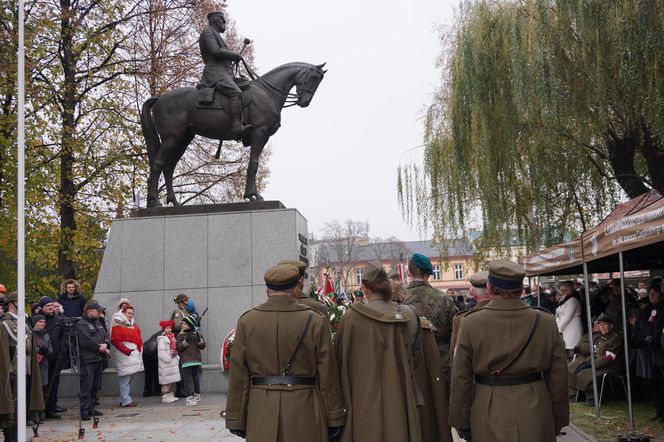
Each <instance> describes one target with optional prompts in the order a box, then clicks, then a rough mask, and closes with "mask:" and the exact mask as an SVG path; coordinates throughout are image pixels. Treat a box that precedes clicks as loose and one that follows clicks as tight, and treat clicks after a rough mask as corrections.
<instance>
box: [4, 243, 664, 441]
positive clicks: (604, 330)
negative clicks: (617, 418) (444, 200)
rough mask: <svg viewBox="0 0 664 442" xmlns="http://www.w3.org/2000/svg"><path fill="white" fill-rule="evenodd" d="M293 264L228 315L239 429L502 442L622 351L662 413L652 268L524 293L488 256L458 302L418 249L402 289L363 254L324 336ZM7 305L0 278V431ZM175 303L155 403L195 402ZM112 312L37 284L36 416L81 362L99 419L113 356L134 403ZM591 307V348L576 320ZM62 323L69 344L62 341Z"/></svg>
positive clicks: (562, 415) (194, 380) (126, 319)
mask: <svg viewBox="0 0 664 442" xmlns="http://www.w3.org/2000/svg"><path fill="white" fill-rule="evenodd" d="M305 271H306V264H304V263H303V262H300V261H283V262H281V263H279V264H277V265H275V266H274V267H271V268H270V269H268V271H267V272H266V274H265V282H266V291H267V301H266V302H265V303H264V304H261V305H258V306H256V307H254V308H253V309H251V310H250V311H248V312H247V313H245V314H244V315H242V317H241V318H240V319H239V321H238V324H237V327H236V333H235V338H234V344H233V347H232V348H233V350H232V354H231V357H230V378H229V387H228V400H227V404H226V409H225V411H224V412H223V413H222V415H223V417H224V418H225V420H226V426H227V428H229V429H230V430H231V432H232V433H234V434H236V435H239V436H241V437H247V435H248V434H250V435H251V438H252V439H254V440H262V439H263V438H265V439H269V438H272V437H273V436H274V435H277V437H278V438H280V439H281V440H295V439H297V437H296V435H300V434H310V435H311V438H310V439H308V440H312V441H315V440H321V441H327V440H341V441H352V440H363V441H364V440H366V441H372V440H376V441H378V440H381V441H395V442H396V441H415V442H418V441H450V440H452V438H451V428H456V431H457V432H458V434H459V435H460V436H461V437H462V438H464V439H466V440H470V439H471V438H472V437H474V438H475V439H476V440H496V441H497V440H508V439H509V440H512V439H510V438H509V437H507V438H506V437H505V434H504V432H505V429H506V428H510V431H514V432H516V433H518V434H519V435H520V436H521V435H529V437H533V438H535V439H536V440H555V437H556V434H558V433H559V432H560V430H561V428H562V427H564V426H565V425H567V424H568V419H569V416H568V415H569V409H568V406H569V405H568V404H569V400H578V399H579V398H582V399H585V402H586V404H587V405H594V401H595V397H594V393H593V380H592V369H591V367H592V365H593V362H594V367H595V370H596V376H598V377H601V376H603V375H604V374H615V375H619V374H621V373H624V370H625V357H627V358H628V361H629V362H630V364H629V366H630V367H631V368H630V369H631V370H633V374H635V375H636V376H637V377H638V378H640V379H642V380H643V381H644V382H646V383H647V384H648V385H649V386H650V385H651V386H652V387H653V389H654V390H655V393H656V394H655V398H656V399H655V401H656V404H655V405H656V413H655V416H654V417H653V418H654V419H659V420H661V421H663V422H664V404H663V402H664V337H663V332H664V330H663V327H664V313H662V311H663V310H664V309H663V308H662V301H663V298H664V296H663V295H662V291H661V290H662V289H661V278H655V279H653V281H651V282H650V283H649V284H646V283H645V282H643V283H639V285H638V287H633V288H632V287H629V286H628V287H627V288H626V293H625V295H626V296H625V304H624V305H623V304H622V302H621V281H620V280H618V279H613V280H611V281H609V283H608V284H606V285H602V284H600V283H599V281H597V280H594V281H592V282H591V283H590V284H589V286H590V291H589V294H588V297H587V298H586V296H585V292H584V285H583V281H581V280H574V281H564V282H562V283H560V284H559V285H557V286H556V287H550V288H547V289H544V288H543V287H535V288H534V290H533V291H532V292H531V291H530V290H529V289H528V287H524V286H523V285H522V281H523V277H524V273H523V269H522V268H521V267H520V266H519V265H517V264H515V263H512V262H509V261H493V262H491V263H489V271H488V272H478V273H476V274H474V275H472V276H471V278H470V281H469V283H470V285H469V293H470V297H471V298H472V301H473V303H472V306H470V307H467V308H466V307H465V306H466V305H467V304H468V303H467V302H466V301H464V303H463V306H464V308H463V309H462V308H460V307H459V301H460V300H459V299H457V298H456V297H455V296H453V294H448V293H444V292H440V291H439V290H436V289H434V288H433V287H431V285H430V284H429V282H428V280H429V277H430V276H431V275H432V273H433V266H432V265H431V261H430V260H429V258H427V257H426V256H424V255H420V254H414V255H413V256H412V257H411V258H410V260H409V264H408V276H409V280H410V283H409V284H408V285H406V286H404V285H403V284H402V282H401V281H400V279H399V278H398V277H395V276H394V275H389V276H388V274H387V273H386V272H385V270H384V269H383V268H382V266H381V265H380V264H379V263H373V262H370V263H368V264H367V265H366V266H365V268H364V269H363V273H362V275H363V277H362V287H361V294H362V295H361V296H360V295H359V294H357V295H356V296H353V302H352V303H350V304H348V306H347V307H348V308H347V312H346V314H344V315H343V317H342V318H341V321H340V323H339V326H338V328H337V329H336V333H335V335H334V336H332V334H331V332H330V322H329V320H328V317H327V315H326V311H327V307H326V305H325V304H324V303H321V302H319V301H318V300H315V299H313V298H311V297H309V296H308V295H307V294H305V293H304V279H305ZM587 299H588V300H589V301H588V300H587ZM17 301H18V300H17V296H16V293H9V294H7V293H6V290H5V289H4V286H2V285H0V305H1V306H2V308H3V311H2V314H3V316H2V323H3V326H2V327H0V349H1V352H0V356H3V357H0V362H1V363H0V376H4V375H5V374H7V375H8V378H10V379H11V380H12V389H11V390H10V392H9V393H10V396H9V397H7V398H3V397H0V404H2V405H0V425H2V427H3V432H4V435H5V440H7V441H12V440H15V434H16V421H15V417H14V415H13V414H14V413H15V410H10V407H8V406H7V404H9V405H11V403H12V401H13V399H15V394H16V377H15V373H16V335H17V333H16V324H17V322H16V319H17V311H18V309H17ZM173 301H174V303H175V305H176V308H175V309H174V310H173V312H172V314H171V316H170V318H168V319H164V320H162V321H160V323H159V326H160V328H161V333H159V334H158V336H157V337H156V348H157V350H156V352H157V361H158V379H159V384H160V386H161V395H162V402H163V403H166V404H167V403H172V402H175V401H177V400H178V399H179V397H184V398H186V400H185V403H186V405H188V406H195V405H196V404H198V403H199V401H200V400H201V388H200V375H201V372H202V371H201V366H202V356H201V351H202V350H204V349H205V347H206V342H205V339H204V337H203V336H202V334H201V333H200V331H199V326H200V321H201V315H200V314H199V313H198V312H197V311H196V308H195V306H194V303H193V301H192V300H191V299H190V298H189V297H188V296H187V295H186V294H179V295H178V296H177V297H176V298H175V299H174V300H173ZM537 305H540V306H541V308H540V307H538V308H535V307H537ZM531 307H532V308H531ZM116 308H117V309H116V310H114V311H113V313H112V314H111V315H110V320H109V321H108V324H107V320H106V309H105V308H104V307H103V306H101V305H100V304H99V302H97V301H96V300H94V299H93V300H90V301H87V302H86V301H85V298H84V297H83V295H82V294H81V291H80V285H79V284H78V282H77V281H75V280H66V281H64V282H63V283H62V285H61V288H60V293H59V296H58V297H57V298H56V299H53V298H50V297H47V296H44V297H42V298H41V299H39V301H38V302H37V303H34V304H32V305H31V314H30V316H29V317H28V321H27V325H26V333H27V336H28V338H27V339H28V341H27V343H28V345H27V351H28V354H27V355H26V357H27V360H28V361H29V362H30V363H29V364H28V370H27V375H28V382H27V385H28V386H29V390H28V391H29V395H28V397H29V401H28V402H29V410H30V417H31V419H32V420H33V421H35V422H40V421H42V420H43V419H60V413H62V412H64V411H66V410H65V409H64V408H62V407H60V405H59V404H58V385H59V377H60V372H61V371H62V370H63V369H66V368H70V367H74V366H77V367H78V371H79V373H80V375H79V386H80V396H79V398H78V399H79V407H80V409H79V410H78V411H79V413H80V417H81V419H82V420H90V419H95V418H96V416H100V415H102V412H101V411H99V410H98V409H97V408H96V405H98V404H99V401H98V400H99V392H100V391H101V382H102V376H101V375H102V372H103V370H104V369H105V368H106V367H107V365H108V360H109V358H110V357H112V358H113V359H114V361H115V367H116V374H117V382H118V387H119V391H120V403H119V406H121V407H135V406H137V403H136V402H135V401H134V400H133V399H132V397H131V388H130V387H131V382H132V377H133V376H134V375H135V374H136V373H139V372H142V371H144V358H143V352H144V349H145V343H144V341H143V337H142V333H141V329H140V328H139V326H138V324H137V322H136V313H137V312H136V311H135V307H134V306H133V305H132V303H131V301H130V300H129V299H125V298H123V299H121V300H120V301H119V303H118V305H117V307H116ZM623 308H624V309H625V316H626V318H627V333H628V342H629V343H630V346H629V349H628V352H627V354H625V351H624V348H623V335H622V318H623ZM588 311H590V313H591V315H592V316H593V321H592V329H591V330H590V333H591V334H592V337H593V344H594V345H593V347H591V346H590V341H589V335H588V333H589V332H588V331H587V330H586V327H585V326H584V323H586V321H585V320H584V319H585V318H586V312H588ZM548 313H551V314H548ZM526 324H531V325H530V326H526ZM496 330H501V333H496ZM72 332H73V333H72ZM72 335H75V336H76V337H77V340H78V345H77V348H76V351H75V352H74V351H72V345H73V341H72ZM71 358H76V363H72V360H71ZM4 371H7V373H4ZM176 386H177V387H176ZM505 386H510V387H512V388H510V389H506V388H502V387H505ZM377 392H380V399H377V398H376V394H377ZM4 394H7V392H5V393H4ZM11 395H13V397H12V396H11ZM3 399H7V401H4V400H3ZM489 399H490V400H489ZM249 404H251V407H250V406H249ZM525 404H527V405H525ZM10 411H11V412H10ZM42 411H43V413H41V412H42ZM487 416H489V417H491V418H490V419H487ZM293 438H295V439H293ZM535 439H533V440H535Z"/></svg>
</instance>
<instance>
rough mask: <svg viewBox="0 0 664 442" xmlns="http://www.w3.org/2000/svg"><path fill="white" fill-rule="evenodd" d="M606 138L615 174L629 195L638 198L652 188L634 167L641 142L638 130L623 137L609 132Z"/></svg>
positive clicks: (610, 161)
mask: <svg viewBox="0 0 664 442" xmlns="http://www.w3.org/2000/svg"><path fill="white" fill-rule="evenodd" d="M605 140H606V147H607V151H608V153H609V163H610V164H611V168H612V169H613V174H614V176H615V177H616V181H618V184H620V187H622V188H623V190H624V191H625V193H626V194H627V196H629V197H630V198H636V197H637V196H639V195H641V194H643V193H645V192H647V191H648V190H650V189H648V187H646V185H645V184H643V180H642V179H641V178H640V177H639V176H638V174H637V173H636V170H635V168H634V155H635V153H636V148H637V145H638V144H639V136H638V132H635V131H630V132H629V133H628V134H625V135H623V136H622V137H621V136H618V135H616V134H615V133H613V132H609V133H608V134H607V136H606V138H605Z"/></svg>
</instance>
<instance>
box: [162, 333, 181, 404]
mask: <svg viewBox="0 0 664 442" xmlns="http://www.w3.org/2000/svg"><path fill="white" fill-rule="evenodd" d="M159 326H160V327H161V329H162V330H163V333H162V334H161V336H157V359H158V364H159V385H161V401H162V402H163V403H165V404H170V403H171V402H175V401H177V400H178V398H177V397H175V393H174V391H173V390H174V386H175V384H176V383H178V382H180V355H179V354H178V352H177V350H176V348H175V335H174V334H173V321H171V320H168V321H159Z"/></svg>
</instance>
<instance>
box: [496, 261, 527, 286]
mask: <svg viewBox="0 0 664 442" xmlns="http://www.w3.org/2000/svg"><path fill="white" fill-rule="evenodd" d="M525 276H526V272H525V270H524V269H523V266H522V265H520V264H517V263H515V262H512V261H508V260H506V259H498V260H496V261H491V262H490V263H489V278H488V281H489V283H490V284H491V285H492V286H493V287H498V288H500V289H505V290H516V289H520V288H522V287H523V278H524V277H525Z"/></svg>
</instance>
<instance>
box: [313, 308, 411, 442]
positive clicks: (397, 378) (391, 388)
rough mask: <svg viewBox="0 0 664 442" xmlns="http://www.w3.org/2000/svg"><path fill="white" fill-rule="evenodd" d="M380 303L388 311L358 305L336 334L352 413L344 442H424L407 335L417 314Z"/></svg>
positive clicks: (342, 383)
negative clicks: (388, 308)
mask: <svg viewBox="0 0 664 442" xmlns="http://www.w3.org/2000/svg"><path fill="white" fill-rule="evenodd" d="M372 302H373V301H370V303H372ZM379 302H382V304H385V306H382V307H385V308H384V309H382V310H383V311H378V310H376V309H375V308H372V307H370V306H369V305H367V304H362V303H355V304H353V305H352V306H351V308H350V309H349V310H348V311H347V312H346V314H345V315H344V316H343V317H342V319H341V324H340V325H339V330H338V331H337V335H336V340H335V351H336V354H337V360H338V361H339V370H340V373H341V387H342V389H343V395H344V401H345V402H346V407H347V409H348V416H347V419H346V426H345V427H344V429H343V432H342V433H341V442H420V441H421V440H422V436H421V432H420V423H419V416H418V410H417V405H418V401H417V398H418V394H417V385H416V383H415V382H414V370H415V369H414V359H413V353H412V351H413V350H412V338H411V335H410V333H409V330H408V324H409V323H410V322H412V321H413V317H414V315H413V311H412V310H411V309H410V308H408V307H406V306H403V307H399V306H398V305H397V304H396V303H392V302H389V303H388V302H383V301H379ZM387 307H390V312H389V313H388V312H387V311H385V310H386V308H387ZM411 316H413V317H411ZM415 321H416V319H415ZM300 440H301V439H300Z"/></svg>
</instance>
